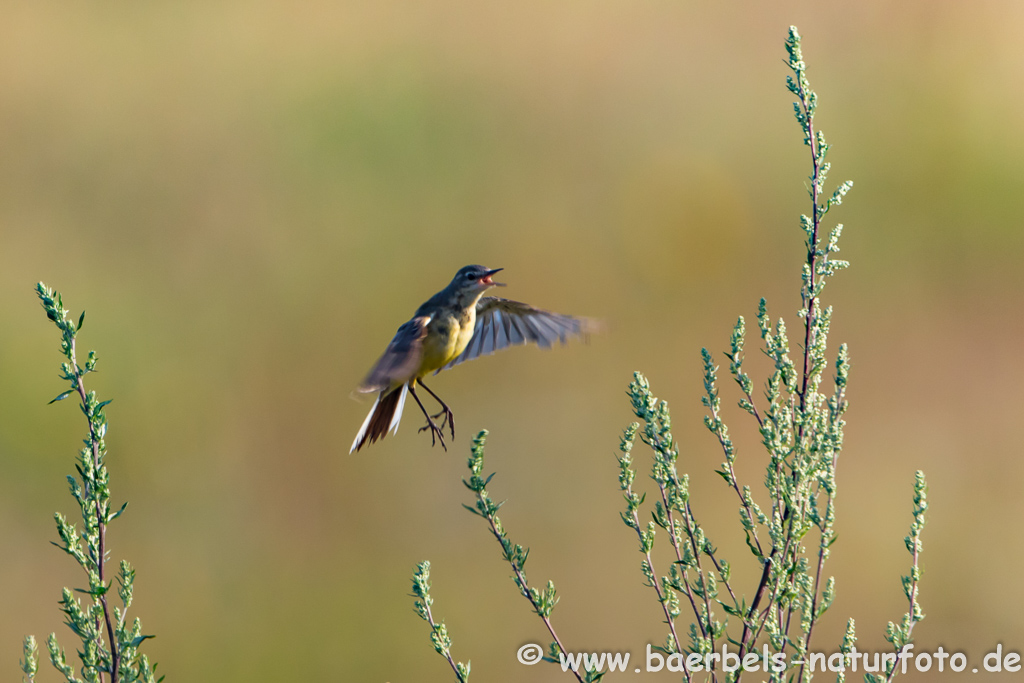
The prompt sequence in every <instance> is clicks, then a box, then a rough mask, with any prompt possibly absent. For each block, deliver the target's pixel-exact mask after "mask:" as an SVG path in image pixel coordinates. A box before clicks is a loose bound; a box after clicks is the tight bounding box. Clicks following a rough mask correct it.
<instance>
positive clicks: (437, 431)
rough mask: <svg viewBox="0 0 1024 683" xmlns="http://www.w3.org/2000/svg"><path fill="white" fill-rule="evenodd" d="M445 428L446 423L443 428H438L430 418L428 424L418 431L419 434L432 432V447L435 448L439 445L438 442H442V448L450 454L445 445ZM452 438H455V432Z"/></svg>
mask: <svg viewBox="0 0 1024 683" xmlns="http://www.w3.org/2000/svg"><path fill="white" fill-rule="evenodd" d="M435 417H436V415H435ZM443 427H444V422H442V423H441V426H440V427H438V426H437V424H435V423H434V421H433V420H431V419H430V418H429V417H428V418H427V424H426V425H424V426H423V427H420V428H419V430H418V431H417V434H418V433H419V432H425V431H427V430H428V429H429V430H430V445H431V446H435V445H437V441H438V440H440V441H441V448H443V449H444V450H445V452H448V446H447V445H445V443H444V432H443V431H441V430H442V428H443ZM452 438H454V432H453V436H452Z"/></svg>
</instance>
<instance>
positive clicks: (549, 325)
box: [438, 296, 596, 372]
mask: <svg viewBox="0 0 1024 683" xmlns="http://www.w3.org/2000/svg"><path fill="white" fill-rule="evenodd" d="M595 327H596V326H595V323H594V321H593V320H589V319H587V318H576V317H573V316H571V315H562V314H561V313H552V312H551V311H543V310H541V309H539V308H534V307H533V306H530V305H529V304H523V303H519V302H518V301H510V300H508V299H501V298H498V297H496V296H485V297H483V298H482V299H480V301H479V302H477V305H476V327H475V328H473V338H472V339H470V340H469V345H467V346H466V350H465V351H463V352H462V353H461V354H460V355H459V356H458V357H457V358H456V359H455V360H453V361H452V362H450V363H448V365H446V366H444V367H443V368H441V370H446V369H448V368H451V367H454V366H456V365H458V364H459V363H463V362H465V361H467V360H473V359H474V358H478V357H480V356H486V355H489V354H492V353H494V352H495V351H499V350H501V349H504V348H508V347H509V346H517V345H519V344H527V343H530V342H532V343H534V344H536V345H537V346H539V347H541V348H542V349H547V348H550V347H551V346H552V345H553V344H554V343H555V342H561V343H562V344H564V343H565V342H567V341H568V340H569V338H570V337H584V338H585V337H586V336H587V334H589V333H590V332H592V331H594V329H595ZM438 372H440V370H438Z"/></svg>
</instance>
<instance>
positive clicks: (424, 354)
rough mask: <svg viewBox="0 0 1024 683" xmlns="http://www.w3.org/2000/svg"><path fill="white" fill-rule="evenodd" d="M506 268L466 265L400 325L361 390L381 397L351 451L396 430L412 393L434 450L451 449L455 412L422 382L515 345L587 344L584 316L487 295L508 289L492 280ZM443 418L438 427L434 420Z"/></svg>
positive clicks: (587, 323)
mask: <svg viewBox="0 0 1024 683" xmlns="http://www.w3.org/2000/svg"><path fill="white" fill-rule="evenodd" d="M502 270H504V269H503V268H486V267H484V266H479V265H470V266H465V267H464V268H460V269H459V271H458V272H457V273H456V274H455V277H454V278H452V281H451V282H450V283H449V284H448V286H447V287H445V288H444V289H442V290H441V291H440V292H438V293H437V294H435V295H434V296H432V297H430V298H429V299H428V300H427V301H426V303H424V304H423V305H422V306H420V307H419V308H418V309H416V313H415V314H414V315H413V317H412V319H410V320H409V321H408V322H406V323H404V324H403V325H402V326H401V327H399V328H398V332H396V333H395V337H394V339H392V340H391V343H390V344H388V347H387V349H386V350H385V351H384V355H383V356H381V357H380V360H378V361H377V363H376V364H375V365H374V366H373V368H372V369H371V370H370V372H369V373H368V374H367V375H366V379H364V380H363V381H362V383H361V384H360V385H359V386H358V387H357V388H356V391H355V392H354V393H356V394H372V393H376V394H377V400H376V401H375V402H374V404H373V407H372V408H371V409H370V414H369V415H367V416H366V419H365V420H364V421H363V425H362V427H360V428H359V432H358V433H357V434H356V438H355V440H354V441H353V442H352V448H351V449H350V450H349V453H355V452H357V451H359V449H360V448H362V447H363V446H366V445H368V444H372V443H374V442H375V441H377V440H378V439H383V438H384V437H385V436H386V435H387V434H388V432H389V431H390V432H392V433H394V432H397V431H398V423H399V422H400V421H401V419H402V411H403V409H404V408H405V399H406V396H407V395H409V394H411V395H412V397H413V399H415V400H416V403H417V404H418V405H419V407H420V410H422V411H423V415H424V417H426V419H427V424H426V426H424V427H422V428H421V429H420V430H419V431H420V432H423V431H426V430H428V429H429V430H430V441H431V446H434V445H436V444H437V442H438V441H440V443H441V447H442V448H443V449H444V450H446V451H447V450H448V447H447V445H446V444H445V439H444V427H445V425H447V426H448V428H449V431H450V432H451V436H452V439H454V438H455V415H454V414H453V413H452V410H451V408H449V407H448V404H446V403H445V402H444V401H443V400H442V399H441V397H440V396H438V395H437V394H435V393H434V392H433V391H432V390H431V389H430V387H428V386H427V385H426V384H424V383H423V378H424V377H426V376H427V375H429V374H431V373H434V374H435V375H436V374H437V373H439V372H441V371H442V370H447V369H448V368H452V367H455V366H456V365H459V364H460V363H464V362H466V361H468V360H473V359H474V358H479V357H480V356H485V355H490V354H492V353H494V352H495V351H499V350H501V349H504V348H508V347H510V346H517V345H521V344H527V343H534V344H537V346H539V347H541V348H550V347H551V346H553V345H554V343H555V342H560V343H562V344H565V343H566V342H567V341H568V340H569V339H570V338H572V337H579V338H583V339H586V338H587V336H588V335H589V333H590V332H592V331H593V330H594V329H595V327H596V324H595V322H594V321H593V320H591V319H589V318H580V317H574V316H570V315H562V314H560V313H552V312H550V311H545V310H541V309H539V308H534V307H533V306H530V305H529V304H524V303H520V302H518V301H512V300H510V299H502V298H500V297H496V296H484V293H485V292H487V291H488V290H489V289H491V288H493V287H504V286H505V284H504V283H502V282H495V281H494V280H493V276H494V275H495V274H496V273H498V272H500V271H502ZM418 387H422V388H423V389H424V390H426V392H427V393H429V394H430V395H431V396H433V397H434V399H435V400H436V401H437V402H438V404H440V406H441V410H440V412H438V413H436V414H434V415H431V414H430V413H429V412H428V411H427V409H426V407H425V406H424V405H423V402H422V401H421V400H420V397H419V395H418V394H417V393H416V389H417V388H418ZM438 418H442V419H441V424H440V425H438V424H437V422H435V420H437V419H438Z"/></svg>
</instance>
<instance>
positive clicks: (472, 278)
mask: <svg viewBox="0 0 1024 683" xmlns="http://www.w3.org/2000/svg"><path fill="white" fill-rule="evenodd" d="M466 279H467V280H475V279H476V275H475V274H473V273H466Z"/></svg>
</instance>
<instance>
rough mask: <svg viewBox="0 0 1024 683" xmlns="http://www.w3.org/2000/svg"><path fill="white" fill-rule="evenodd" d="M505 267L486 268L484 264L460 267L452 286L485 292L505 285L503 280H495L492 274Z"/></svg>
mask: <svg viewBox="0 0 1024 683" xmlns="http://www.w3.org/2000/svg"><path fill="white" fill-rule="evenodd" d="M500 270H504V269H503V268H484V267H483V266H466V267H465V268H461V269H459V272H457V273H456V274H455V279H453V280H452V284H451V285H450V286H451V287H453V288H455V289H456V290H459V291H463V292H473V293H478V292H479V293H483V292H485V291H487V290H488V289H490V288H491V287H504V286H505V284H504V283H503V282H495V281H494V280H492V279H491V276H492V275H494V274H495V273H497V272H498V271H500Z"/></svg>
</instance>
